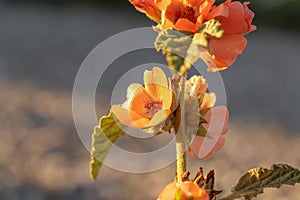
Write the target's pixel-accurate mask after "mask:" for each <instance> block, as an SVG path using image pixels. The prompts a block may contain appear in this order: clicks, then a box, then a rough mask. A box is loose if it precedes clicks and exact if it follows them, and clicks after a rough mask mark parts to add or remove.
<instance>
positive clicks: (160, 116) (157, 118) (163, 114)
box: [148, 110, 170, 127]
mask: <svg viewBox="0 0 300 200" xmlns="http://www.w3.org/2000/svg"><path fill="white" fill-rule="evenodd" d="M169 114H170V110H160V111H158V112H157V113H155V114H154V115H153V117H152V119H151V121H150V123H149V125H148V126H149V127H150V126H155V125H158V124H160V123H162V122H163V121H165V120H166V119H167V117H168V116H169Z"/></svg>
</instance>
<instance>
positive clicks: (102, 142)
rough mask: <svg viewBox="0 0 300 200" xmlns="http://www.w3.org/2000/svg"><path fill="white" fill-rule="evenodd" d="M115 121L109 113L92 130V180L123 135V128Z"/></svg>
mask: <svg viewBox="0 0 300 200" xmlns="http://www.w3.org/2000/svg"><path fill="white" fill-rule="evenodd" d="M116 120H117V119H116V118H115V117H114V115H113V114H112V113H110V114H109V116H103V117H101V119H100V123H99V125H98V126H96V127H95V129H94V133H93V136H92V139H93V140H92V150H91V162H90V175H91V178H92V179H94V180H95V179H96V178H97V175H98V173H99V169H100V168H101V166H102V162H103V161H104V159H105V157H106V156H107V154H108V152H109V150H110V148H111V147H112V145H113V143H114V142H115V141H116V140H117V139H118V138H119V137H121V136H122V135H123V134H124V132H123V130H122V129H123V128H125V126H124V125H121V124H120V123H118V122H117V121H116Z"/></svg>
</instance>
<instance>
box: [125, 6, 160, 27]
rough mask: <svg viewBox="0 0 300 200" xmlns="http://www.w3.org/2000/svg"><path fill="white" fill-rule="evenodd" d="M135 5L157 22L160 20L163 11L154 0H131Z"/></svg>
mask: <svg viewBox="0 0 300 200" xmlns="http://www.w3.org/2000/svg"><path fill="white" fill-rule="evenodd" d="M129 2H130V3H131V4H132V5H134V7H135V8H136V9H137V10H138V11H140V12H143V13H145V14H146V15H147V16H148V17H149V18H150V19H152V20H153V21H155V22H158V23H159V22H160V16H161V11H160V9H159V8H158V7H157V5H156V4H155V3H154V0H129Z"/></svg>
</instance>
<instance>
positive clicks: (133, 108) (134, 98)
mask: <svg viewBox="0 0 300 200" xmlns="http://www.w3.org/2000/svg"><path fill="white" fill-rule="evenodd" d="M131 93H132V95H131V96H130V97H129V99H128V104H129V109H128V110H129V114H130V115H131V119H132V120H133V121H135V120H138V119H139V118H141V117H143V118H149V116H148V114H147V112H146V108H145V105H146V104H147V102H149V101H154V99H153V98H152V97H151V96H150V95H149V94H148V93H147V91H146V89H145V88H144V87H143V86H139V87H136V88H135V90H133V91H132V92H131Z"/></svg>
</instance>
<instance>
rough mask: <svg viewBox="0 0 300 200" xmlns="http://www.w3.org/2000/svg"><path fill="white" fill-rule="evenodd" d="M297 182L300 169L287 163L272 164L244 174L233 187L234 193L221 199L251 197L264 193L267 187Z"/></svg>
mask: <svg viewBox="0 0 300 200" xmlns="http://www.w3.org/2000/svg"><path fill="white" fill-rule="evenodd" d="M296 183H300V171H299V170H298V169H296V168H293V167H291V166H289V165H287V164H276V165H272V167H271V168H270V169H266V168H262V167H259V168H256V169H251V170H249V171H248V172H247V173H246V174H244V175H243V176H242V177H241V178H240V180H239V182H238V183H237V185H236V186H235V187H234V188H233V193H232V194H230V195H229V196H227V197H224V198H221V200H232V199H237V198H241V197H244V198H245V199H251V198H253V197H256V196H257V195H258V194H262V193H263V190H264V189H265V188H279V187H280V186H282V185H284V184H286V185H295V184H296Z"/></svg>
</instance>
